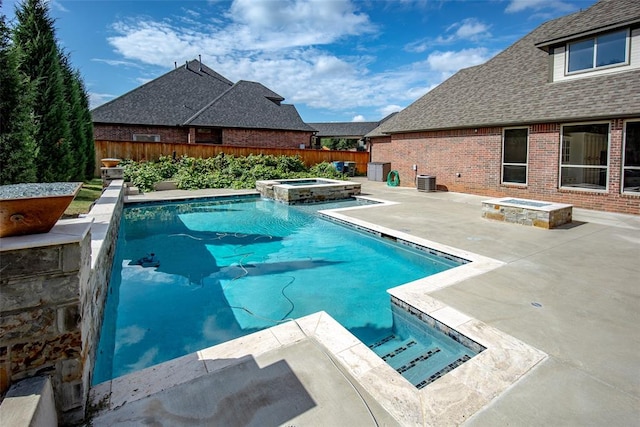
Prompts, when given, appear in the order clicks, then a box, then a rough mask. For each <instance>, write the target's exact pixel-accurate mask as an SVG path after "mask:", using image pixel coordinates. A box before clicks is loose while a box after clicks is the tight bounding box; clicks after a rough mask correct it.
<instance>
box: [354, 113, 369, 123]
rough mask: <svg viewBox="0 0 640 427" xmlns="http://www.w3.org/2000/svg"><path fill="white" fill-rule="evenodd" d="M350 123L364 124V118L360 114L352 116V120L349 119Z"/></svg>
mask: <svg viewBox="0 0 640 427" xmlns="http://www.w3.org/2000/svg"><path fill="white" fill-rule="evenodd" d="M351 121H352V122H366V120H365V118H364V116H363V115H362V114H358V115H356V116H353V118H352V119H351Z"/></svg>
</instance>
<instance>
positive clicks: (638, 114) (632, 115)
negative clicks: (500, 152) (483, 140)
mask: <svg viewBox="0 0 640 427" xmlns="http://www.w3.org/2000/svg"><path fill="white" fill-rule="evenodd" d="M638 117H640V111H638V112H636V113H619V114H606V115H591V116H573V117H571V116H565V117H552V118H539V119H533V120H527V121H525V122H523V121H514V122H495V123H478V124H470V125H465V126H453V127H433V128H416V129H403V130H389V131H384V132H382V134H380V135H375V136H372V138H375V137H385V136H392V135H402V134H409V133H420V132H441V131H453V130H469V129H487V128H508V127H518V126H523V127H524V126H532V125H540V124H553V123H575V122H589V121H600V120H613V119H629V118H638Z"/></svg>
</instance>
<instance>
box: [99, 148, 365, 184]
mask: <svg viewBox="0 0 640 427" xmlns="http://www.w3.org/2000/svg"><path fill="white" fill-rule="evenodd" d="M95 147H96V172H95V174H96V176H100V166H101V165H102V164H101V163H100V159H105V158H116V159H131V160H135V161H137V162H139V161H144V160H146V161H151V160H157V159H158V158H160V156H173V153H175V155H176V157H181V156H188V157H195V158H199V157H201V158H207V157H215V156H217V155H218V154H220V153H224V154H226V155H234V156H248V155H250V154H253V155H257V154H264V155H274V156H296V155H298V156H300V158H301V159H302V161H303V162H304V164H305V165H307V166H313V165H315V164H318V163H322V162H334V161H337V162H355V163H356V170H357V172H358V173H359V174H366V173H367V163H368V162H369V153H368V152H365V151H333V150H332V151H328V150H310V149H297V148H266V147H264V148H263V147H232V146H225V145H209V144H180V143H168V142H142V141H104V140H96V141H95Z"/></svg>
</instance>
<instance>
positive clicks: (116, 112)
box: [92, 60, 233, 126]
mask: <svg viewBox="0 0 640 427" xmlns="http://www.w3.org/2000/svg"><path fill="white" fill-rule="evenodd" d="M232 85H233V83H232V82H231V81H230V80H228V79H226V78H225V77H223V76H221V75H220V74H218V73H216V72H215V71H213V70H212V69H210V68H209V67H207V66H205V65H204V64H201V63H200V62H199V61H197V60H194V61H191V62H188V63H185V65H183V66H181V67H178V68H176V69H174V70H172V71H169V72H168V73H166V74H164V75H162V76H160V77H158V78H157V79H154V80H151V81H150V82H148V83H145V84H144V85H142V86H139V87H137V88H136V89H133V90H132V91H130V92H128V93H125V94H124V95H122V96H120V97H118V98H115V99H113V100H112V101H110V102H108V103H106V104H103V105H101V106H99V107H97V108H95V109H94V110H93V111H92V116H93V121H94V123H119V124H142V125H163V126H166V125H169V126H175V125H177V124H181V123H183V122H184V121H185V120H187V119H188V118H189V117H191V116H193V114H194V113H195V112H197V111H199V110H200V109H202V108H203V107H204V106H205V105H207V103H209V102H210V101H211V99H212V98H216V97H218V96H220V95H221V94H222V93H224V92H225V91H226V90H228V89H229V88H230V87H231V86H232Z"/></svg>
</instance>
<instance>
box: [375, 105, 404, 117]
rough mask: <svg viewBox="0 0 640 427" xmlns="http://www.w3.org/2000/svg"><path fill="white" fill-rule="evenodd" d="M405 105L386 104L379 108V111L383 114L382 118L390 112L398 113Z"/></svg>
mask: <svg viewBox="0 0 640 427" xmlns="http://www.w3.org/2000/svg"><path fill="white" fill-rule="evenodd" d="M402 108H403V107H401V106H399V105H395V104H390V105H385V106H384V107H382V108H379V109H378V111H379V112H380V114H381V115H382V118H384V117H387V116H388V115H389V114H392V113H397V112H398V111H400V110H402Z"/></svg>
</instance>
